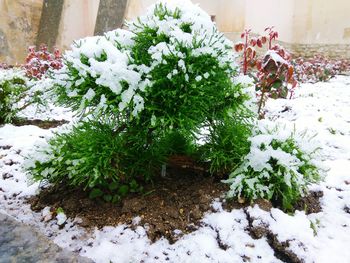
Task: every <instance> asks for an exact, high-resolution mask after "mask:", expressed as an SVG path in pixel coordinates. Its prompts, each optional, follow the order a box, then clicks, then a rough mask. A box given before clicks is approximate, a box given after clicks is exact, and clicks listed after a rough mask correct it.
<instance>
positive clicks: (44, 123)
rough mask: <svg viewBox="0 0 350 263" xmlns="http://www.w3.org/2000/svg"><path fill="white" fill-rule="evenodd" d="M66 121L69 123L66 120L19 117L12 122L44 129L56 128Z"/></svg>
mask: <svg viewBox="0 0 350 263" xmlns="http://www.w3.org/2000/svg"><path fill="white" fill-rule="evenodd" d="M66 123H68V121H66V120H39V119H34V120H29V119H17V120H15V121H14V122H13V123H12V124H13V125H15V126H24V125H34V126H37V127H39V128H42V129H50V128H56V127H58V126H61V125H63V124H66Z"/></svg>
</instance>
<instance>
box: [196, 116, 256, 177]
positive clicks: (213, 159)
mask: <svg viewBox="0 0 350 263" xmlns="http://www.w3.org/2000/svg"><path fill="white" fill-rule="evenodd" d="M251 128H252V125H251V124H250V123H246V122H245V121H242V120H237V119H235V118H232V117H227V118H225V119H224V120H223V121H217V122H216V123H214V124H213V125H211V126H210V128H209V134H208V136H207V141H208V142H207V143H206V144H204V145H203V146H202V148H201V151H202V158H203V159H204V160H210V172H211V173H212V174H220V175H227V174H228V173H230V171H232V170H234V169H235V168H236V167H237V166H238V165H239V164H240V163H241V159H242V156H245V155H247V153H248V152H249V147H250V143H249V141H248V138H249V136H250V134H251Z"/></svg>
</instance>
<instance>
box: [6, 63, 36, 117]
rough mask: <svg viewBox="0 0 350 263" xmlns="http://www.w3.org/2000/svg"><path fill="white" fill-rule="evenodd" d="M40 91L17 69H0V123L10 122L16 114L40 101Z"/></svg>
mask: <svg viewBox="0 0 350 263" xmlns="http://www.w3.org/2000/svg"><path fill="white" fill-rule="evenodd" d="M41 94H42V92H41V91H40V90H38V89H36V88H35V87H34V83H31V82H30V81H29V79H28V78H27V77H26V76H25V72H24V71H22V70H19V69H0V124H3V123H11V122H13V121H14V120H15V119H16V118H17V114H18V113H19V112H21V111H22V110H24V109H25V108H27V107H28V106H29V105H31V104H34V103H40V102H41V98H40V95H41Z"/></svg>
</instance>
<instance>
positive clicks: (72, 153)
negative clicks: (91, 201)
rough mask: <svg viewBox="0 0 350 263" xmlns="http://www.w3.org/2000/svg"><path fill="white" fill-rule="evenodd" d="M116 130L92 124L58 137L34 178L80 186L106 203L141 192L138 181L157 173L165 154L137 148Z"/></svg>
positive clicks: (34, 170) (39, 160)
mask: <svg viewBox="0 0 350 263" xmlns="http://www.w3.org/2000/svg"><path fill="white" fill-rule="evenodd" d="M113 127H114V126H113V125H111V124H101V123H100V122H93V121H89V122H82V123H81V124H79V125H78V126H77V127H73V128H72V130H71V131H69V132H67V133H60V134H56V136H54V137H53V138H52V139H51V140H50V141H49V146H48V148H47V149H44V150H41V151H42V152H41V154H42V156H41V157H40V158H37V160H36V161H35V163H34V164H33V165H32V166H31V167H29V169H28V170H29V172H30V173H31V174H32V176H33V179H34V180H47V181H49V182H50V183H54V184H58V183H61V182H64V183H66V184H70V185H73V186H81V187H83V188H84V189H88V190H91V193H90V197H91V198H96V197H103V198H104V199H110V200H107V201H111V200H115V201H118V200H119V198H120V197H123V196H125V195H126V194H127V193H128V192H135V191H139V190H141V187H140V185H139V184H138V183H137V182H136V179H141V180H146V179H148V178H149V177H150V175H151V174H154V173H156V171H157V168H158V167H159V166H160V165H161V163H162V161H164V160H163V159H162V154H161V153H160V152H158V151H157V149H154V148H153V149H149V148H148V147H146V146H143V147H141V146H140V145H134V144H133V143H132V139H131V140H130V138H128V135H127V134H126V133H119V132H117V131H115V130H114V129H113Z"/></svg>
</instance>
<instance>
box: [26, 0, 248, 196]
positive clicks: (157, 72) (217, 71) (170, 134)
mask: <svg viewBox="0 0 350 263" xmlns="http://www.w3.org/2000/svg"><path fill="white" fill-rule="evenodd" d="M188 10H190V9H188V8H184V9H181V8H177V7H176V8H174V7H173V6H171V4H166V3H165V2H164V4H158V5H156V6H155V8H154V10H153V12H151V13H149V14H148V15H146V16H143V17H140V18H139V19H137V20H136V21H135V22H134V23H132V24H130V25H129V31H127V30H121V29H118V30H115V31H112V32H107V33H106V36H104V37H92V38H86V39H83V40H81V41H79V42H77V43H75V45H73V48H72V50H71V51H68V52H67V53H66V55H65V56H64V57H65V61H64V63H65V67H63V68H62V69H61V70H60V72H59V74H56V75H54V76H53V77H54V80H53V81H54V87H53V91H54V93H55V94H56V96H57V102H58V104H59V105H63V106H68V107H71V108H72V109H73V110H74V111H76V112H77V113H78V114H82V115H84V116H86V117H87V118H86V119H85V122H83V123H81V124H79V125H78V126H77V127H74V128H73V129H72V131H70V132H68V133H65V134H57V135H55V136H54V137H53V139H51V140H50V142H49V150H48V152H47V156H48V157H49V158H46V159H44V160H45V161H37V162H36V163H35V164H34V165H33V166H32V168H30V170H29V171H30V173H31V174H32V176H33V177H34V179H35V180H48V181H49V182H51V183H54V184H57V183H61V182H64V183H68V184H71V185H74V186H82V187H84V188H85V189H88V190H89V191H90V197H91V198H103V199H104V200H106V201H112V202H117V201H118V200H119V199H120V198H122V197H123V196H125V195H126V194H127V193H129V192H130V191H138V190H140V185H142V183H144V182H145V181H149V180H152V179H154V178H155V177H156V176H157V175H160V171H161V167H162V165H163V164H165V163H166V162H167V160H168V159H169V157H170V156H171V155H177V154H181V155H187V156H191V157H194V158H202V159H205V160H208V159H211V160H212V161H213V166H212V171H213V173H214V172H218V171H221V172H222V171H226V170H228V169H229V168H232V166H234V165H236V164H237V162H238V155H241V154H243V153H244V152H246V150H245V148H247V146H246V145H247V138H248V136H249V134H250V133H249V130H250V126H249V125H247V124H246V122H245V119H246V116H244V114H242V112H247V109H246V108H245V106H243V104H244V102H245V101H246V99H247V96H246V95H245V94H244V92H243V91H242V90H243V89H242V87H241V85H239V84H236V83H234V82H233V77H234V76H235V75H236V72H237V68H236V66H235V64H234V62H233V59H234V54H233V51H232V47H231V43H230V42H229V41H228V40H227V39H226V38H225V37H224V36H223V35H222V34H221V33H219V32H218V31H217V29H216V28H215V26H214V24H213V23H212V21H211V19H210V17H209V16H208V15H207V14H205V13H204V12H203V11H201V10H200V9H199V8H197V7H193V10H192V11H188ZM186 12H187V13H186ZM229 116H231V117H229ZM232 116H235V117H234V118H233V117H232ZM226 119H230V121H232V123H231V122H230V121H226ZM92 120H94V121H92ZM225 125H227V126H225ZM226 128H227V129H228V130H226ZM203 129H208V130H210V131H211V136H209V137H208V140H207V145H206V146H203V149H204V148H206V149H208V153H209V154H207V155H205V154H201V151H200V150H199V148H200V147H199V145H198V142H197V137H201V133H202V131H203ZM230 147H233V148H232V149H230ZM220 154H222V155H225V156H226V157H225V158H226V159H225V160H224V161H221V160H220Z"/></svg>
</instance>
